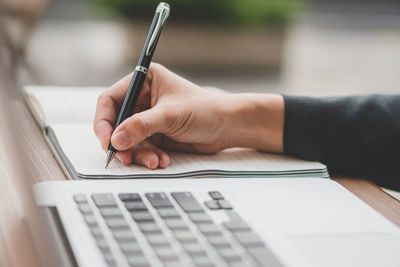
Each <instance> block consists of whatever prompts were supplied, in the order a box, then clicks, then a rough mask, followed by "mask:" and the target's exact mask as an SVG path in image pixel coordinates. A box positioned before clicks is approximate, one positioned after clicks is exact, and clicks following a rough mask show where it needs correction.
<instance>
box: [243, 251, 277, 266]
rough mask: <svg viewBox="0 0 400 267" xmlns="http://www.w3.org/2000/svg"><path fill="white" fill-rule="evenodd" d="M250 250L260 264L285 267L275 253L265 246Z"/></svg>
mask: <svg viewBox="0 0 400 267" xmlns="http://www.w3.org/2000/svg"><path fill="white" fill-rule="evenodd" d="M248 252H249V254H250V256H251V257H253V259H254V260H255V261H256V262H258V264H260V266H265V267H267V266H268V267H283V265H282V264H281V263H280V262H279V260H278V259H277V258H276V257H275V255H274V254H273V253H272V252H271V251H270V250H269V249H267V248H265V247H256V248H249V249H248Z"/></svg>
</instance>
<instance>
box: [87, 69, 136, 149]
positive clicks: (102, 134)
mask: <svg viewBox="0 0 400 267" xmlns="http://www.w3.org/2000/svg"><path fill="white" fill-rule="evenodd" d="M131 78H132V74H129V75H127V76H125V77H124V78H122V79H121V80H119V81H118V82H117V83H115V84H114V85H113V86H111V87H110V88H109V89H107V90H106V91H104V92H103V93H102V94H101V95H100V96H99V97H98V99H97V106H96V114H95V117H94V123H93V130H94V132H95V134H96V136H97V138H98V139H99V141H100V144H101V147H102V148H103V150H107V148H108V145H109V143H110V139H111V134H112V132H113V125H114V123H115V120H116V118H117V115H118V111H119V109H120V106H121V105H122V101H123V100H124V97H125V94H126V91H127V89H128V86H129V82H130V80H131Z"/></svg>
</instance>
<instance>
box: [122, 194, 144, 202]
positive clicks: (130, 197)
mask: <svg viewBox="0 0 400 267" xmlns="http://www.w3.org/2000/svg"><path fill="white" fill-rule="evenodd" d="M119 199H121V201H141V200H142V198H141V197H140V195H139V194H138V193H125V194H119Z"/></svg>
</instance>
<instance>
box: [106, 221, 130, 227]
mask: <svg viewBox="0 0 400 267" xmlns="http://www.w3.org/2000/svg"><path fill="white" fill-rule="evenodd" d="M106 223H107V225H108V227H110V228H111V229H118V228H129V224H128V223H127V221H126V220H125V219H124V218H106Z"/></svg>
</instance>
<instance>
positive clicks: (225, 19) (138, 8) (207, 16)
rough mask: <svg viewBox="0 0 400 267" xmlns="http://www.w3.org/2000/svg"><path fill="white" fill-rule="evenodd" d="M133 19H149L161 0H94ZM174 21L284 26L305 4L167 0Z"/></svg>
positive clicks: (275, 0)
mask: <svg viewBox="0 0 400 267" xmlns="http://www.w3.org/2000/svg"><path fill="white" fill-rule="evenodd" d="M93 1H95V3H96V4H97V5H99V6H101V7H103V8H107V9H109V10H111V11H113V12H116V13H118V14H122V15H123V16H125V17H128V18H130V19H141V18H144V19H149V18H150V17H151V16H152V15H153V13H154V10H155V8H156V6H157V4H158V3H159V2H160V1H158V0H93ZM167 2H168V3H169V4H170V5H171V18H170V20H174V21H185V22H197V23H202V24H213V23H218V24H221V23H222V24H235V25H244V26H263V25H272V26H282V25H284V24H285V23H286V22H287V21H288V20H289V19H290V18H291V17H292V16H293V15H294V14H296V13H297V12H298V11H300V10H301V9H302V7H303V0H168V1H167Z"/></svg>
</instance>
